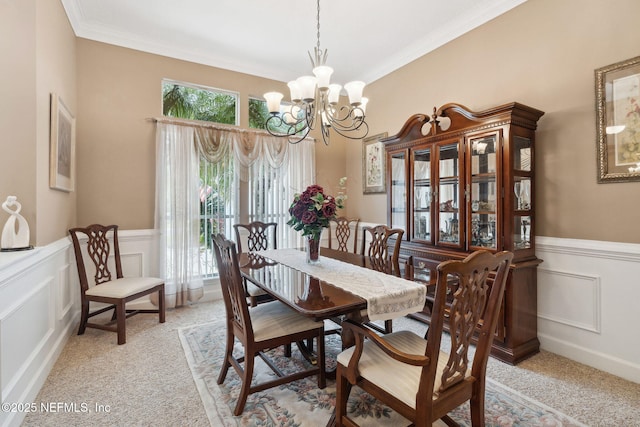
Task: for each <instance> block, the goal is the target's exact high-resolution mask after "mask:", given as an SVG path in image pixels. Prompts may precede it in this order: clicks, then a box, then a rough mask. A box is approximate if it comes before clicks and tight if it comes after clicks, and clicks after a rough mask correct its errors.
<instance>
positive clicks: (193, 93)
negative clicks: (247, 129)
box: [162, 80, 239, 125]
mask: <svg viewBox="0 0 640 427" xmlns="http://www.w3.org/2000/svg"><path fill="white" fill-rule="evenodd" d="M162 114H164V115H165V116H169V117H179V118H182V119H190V120H203V121H207V122H215V123H222V124H227V125H237V124H238V122H239V121H238V118H239V114H238V94H236V93H233V92H229V91H224V90H221V89H213V88H208V87H205V86H198V85H193V84H189V83H182V82H176V81H173V80H163V81H162Z"/></svg>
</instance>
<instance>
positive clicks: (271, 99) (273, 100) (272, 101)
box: [264, 92, 283, 114]
mask: <svg viewBox="0 0 640 427" xmlns="http://www.w3.org/2000/svg"><path fill="white" fill-rule="evenodd" d="M282 97H283V95H282V94H281V93H280V92H267V93H265V94H264V99H266V100H267V108H268V109H269V112H270V113H271V114H278V113H280V101H282Z"/></svg>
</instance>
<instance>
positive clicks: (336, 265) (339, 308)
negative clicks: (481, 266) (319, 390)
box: [238, 248, 430, 348]
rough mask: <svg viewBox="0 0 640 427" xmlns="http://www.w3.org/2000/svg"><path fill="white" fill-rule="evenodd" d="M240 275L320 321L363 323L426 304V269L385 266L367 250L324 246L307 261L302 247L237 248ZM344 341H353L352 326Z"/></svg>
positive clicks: (348, 343)
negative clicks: (240, 250) (389, 268)
mask: <svg viewBox="0 0 640 427" xmlns="http://www.w3.org/2000/svg"><path fill="white" fill-rule="evenodd" d="M238 261H239V264H240V271H241V274H242V276H243V277H244V278H245V279H246V280H248V281H250V282H251V283H253V284H255V285H256V286H258V287H260V288H261V289H263V290H264V291H265V292H266V293H267V294H269V295H270V296H271V297H273V298H274V299H277V300H279V301H281V302H282V303H284V304H286V305H287V306H289V307H291V308H292V309H294V310H295V311H297V312H299V313H301V314H303V315H305V316H308V317H310V318H313V319H315V320H318V321H323V320H326V319H330V320H335V319H341V318H348V319H350V320H353V321H356V322H359V323H364V322H367V321H375V320H388V319H394V318H398V317H402V316H406V315H409V314H412V313H417V312H420V311H422V310H423V308H424V306H425V300H426V291H427V286H428V285H429V283H430V278H429V276H428V274H426V275H425V274H424V272H421V273H420V274H418V272H417V271H416V270H414V269H413V268H412V266H411V265H410V264H409V263H406V264H403V265H402V266H401V267H400V269H399V270H398V271H393V272H382V271H378V270H377V269H376V266H378V265H379V263H377V262H376V261H375V260H374V259H371V258H370V257H369V256H367V255H361V254H356V253H352V252H344V251H338V250H335V249H328V248H322V249H321V253H320V260H319V262H317V263H308V262H307V260H306V254H305V251H304V250H301V249H273V250H265V251H257V252H245V253H241V254H239V260H238ZM390 273H391V274H390ZM341 339H342V347H343V348H347V347H350V346H352V345H353V344H354V337H353V336H351V335H350V334H349V333H348V332H346V331H343V332H342V334H341Z"/></svg>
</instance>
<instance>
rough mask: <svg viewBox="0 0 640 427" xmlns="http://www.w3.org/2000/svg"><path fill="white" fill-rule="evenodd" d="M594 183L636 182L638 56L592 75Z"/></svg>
mask: <svg viewBox="0 0 640 427" xmlns="http://www.w3.org/2000/svg"><path fill="white" fill-rule="evenodd" d="M595 80H596V115H597V120H598V124H597V126H598V129H597V134H598V141H597V144H598V182H599V183H606V182H624V181H640V56H638V57H635V58H632V59H628V60H626V61H622V62H617V63H615V64H611V65H608V66H606V67H602V68H598V69H597V70H596V71H595Z"/></svg>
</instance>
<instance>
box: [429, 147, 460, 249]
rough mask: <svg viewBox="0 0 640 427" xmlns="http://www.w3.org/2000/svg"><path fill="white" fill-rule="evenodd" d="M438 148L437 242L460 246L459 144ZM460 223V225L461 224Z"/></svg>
mask: <svg viewBox="0 0 640 427" xmlns="http://www.w3.org/2000/svg"><path fill="white" fill-rule="evenodd" d="M437 150H438V172H437V177H438V198H437V199H438V219H437V222H436V224H437V227H438V243H443V244H448V245H451V246H460V242H461V241H462V238H461V236H462V228H463V227H464V225H462V224H460V204H461V189H460V171H461V165H460V145H459V143H458V142H456V143H454V144H443V145H438V146H437ZM461 225H462V226H461Z"/></svg>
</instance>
